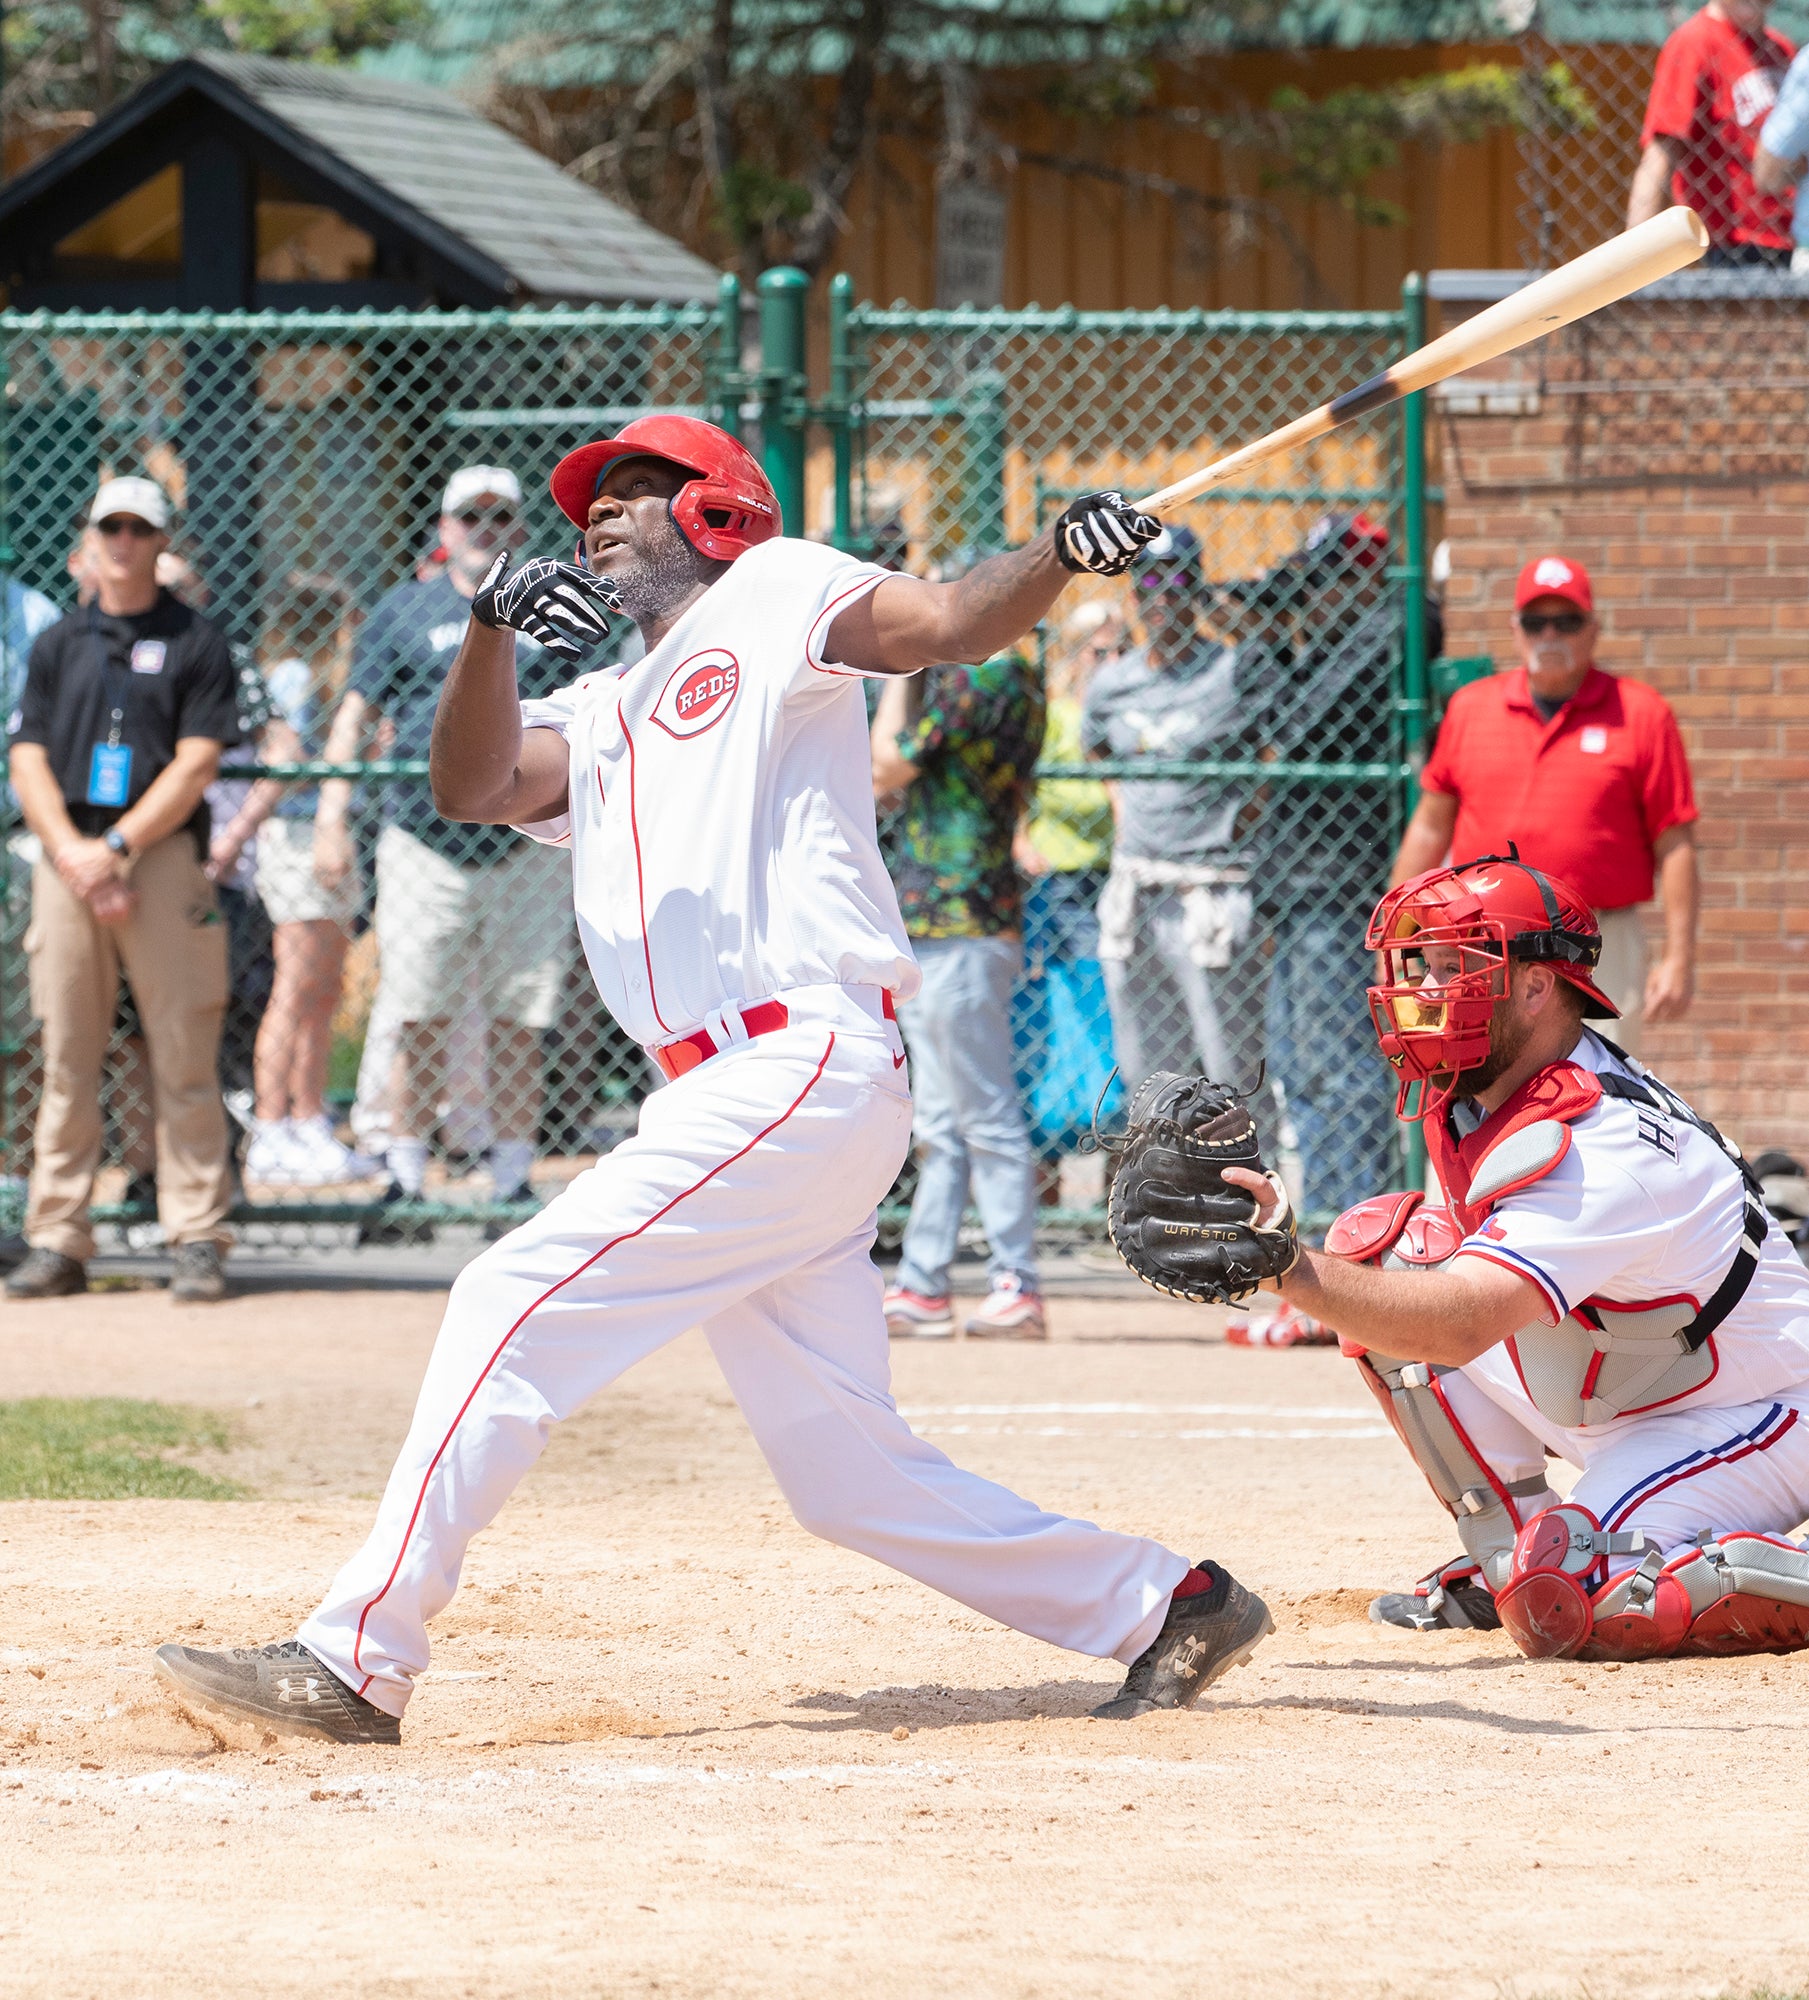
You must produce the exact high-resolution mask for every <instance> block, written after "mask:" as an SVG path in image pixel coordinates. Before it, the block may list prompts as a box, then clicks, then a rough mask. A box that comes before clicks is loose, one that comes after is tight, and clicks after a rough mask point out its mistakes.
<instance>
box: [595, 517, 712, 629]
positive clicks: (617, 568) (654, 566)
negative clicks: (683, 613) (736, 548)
mask: <svg viewBox="0 0 1809 2000" xmlns="http://www.w3.org/2000/svg"><path fill="white" fill-rule="evenodd" d="M624 529H627V530H628V532H627V534H626V535H624ZM614 532H615V533H616V534H617V535H618V536H623V537H624V538H623V539H622V540H619V541H617V542H616V544H615V545H614V546H613V547H612V548H609V549H607V550H604V551H601V552H599V557H598V558H597V559H593V561H592V564H591V567H592V568H593V569H601V570H602V571H603V572H604V574H606V575H607V576H608V578H609V580H610V582H611V583H613V584H614V585H615V587H616V588H617V590H619V591H620V592H621V593H622V609H623V610H624V611H625V612H626V613H627V614H628V616H629V617H630V618H632V619H633V620H634V621H635V622H636V623H637V624H641V625H644V624H646V623H647V622H648V620H649V619H661V618H667V617H670V616H671V614H672V613H673V612H674V611H676V610H677V609H678V608H679V607H680V606H681V605H683V604H684V603H685V601H686V600H687V599H688V598H689V597H690V596H691V595H692V594H693V593H694V592H695V591H696V590H697V587H698V586H699V585H700V584H709V583H713V582H714V581H715V579H716V577H717V575H718V574H719V573H720V571H721V569H722V564H720V563H713V562H711V561H709V560H708V559H707V558H706V557H704V556H700V555H699V554H698V552H697V551H696V550H695V549H694V548H693V547H692V546H691V544H690V543H689V542H688V541H686V540H685V538H684V536H683V534H681V533H680V531H679V526H678V523H677V522H676V521H675V520H673V518H672V515H671V513H670V511H669V510H668V508H667V507H666V506H665V504H664V502H661V503H660V505H659V507H658V509H657V511H656V510H655V508H653V507H651V506H646V505H643V506H638V507H636V508H634V509H633V510H632V512H631V513H630V514H629V515H628V516H627V517H626V518H625V519H624V520H620V521H618V522H617V523H615V524H614Z"/></svg>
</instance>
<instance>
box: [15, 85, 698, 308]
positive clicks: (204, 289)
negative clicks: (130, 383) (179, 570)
mask: <svg viewBox="0 0 1809 2000" xmlns="http://www.w3.org/2000/svg"><path fill="white" fill-rule="evenodd" d="M0 244H3V245H4V249H3V251H0V281H3V282H4V283H5V286H6V291H7V303H8V304H10V305H12V306H15V307H20V308H31V307H51V308H56V307H80V308H87V309H108V308H118V309H131V308H134V307H136V308H141V309H144V310H158V309H166V308H171V307H187V308H198V307H213V308H218V309H232V308H243V307H256V308H282V307H285V306H287V307H316V308H318V307H336V306H353V307H356V306H372V307H379V308H381V307H399V306H415V307H419V306H435V305H444V306H506V305H522V304H529V303H535V302H554V301H562V302H569V303H585V304H588V303H611V302H614V303H623V304H627V303H651V302H654V301H662V300H666V301H682V300H708V299H713V298H714V297H715V296H716V289H717V284H718V273H717V271H716V270H715V268H714V267H713V266H712V265H710V264H708V263H706V262H705V261H704V260H703V259H702V258H701V257H698V256H695V255H694V254H693V253H692V252H691V251H689V250H687V249H686V248H685V247H684V245H682V244H681V243H678V242H675V241H674V240H673V239H672V238H671V237H669V236H666V235H664V234H662V233H661V232H660V231H659V230H657V229H653V228H651V227H649V226H648V225H647V224H646V223H644V222H643V221H641V219H640V218H639V217H638V216H636V215H633V214H631V213H630V212H629V211H628V210H627V209H625V208H623V207H621V206H620V205H619V204H618V203H616V202H612V201H610V200H608V199H606V198H605V197H604V196H603V195H600V194H599V193H597V192H596V190H595V189H594V188H589V187H586V186H585V185H584V184H583V183H582V182H580V181H576V180H573V179H572V178H571V177H570V176H569V175H567V174H564V173H561V172H560V170H559V169H558V168H557V167H556V166H554V165H553V163H552V162H551V161H550V160H548V159H546V158H544V157H543V156H542V155H541V154H539V153H536V152H535V151H534V150H533V149H532V148H531V147H529V146H526V145H524V144H523V143H522V142H521V141H520V140H519V139H516V138H514V137H513V136H512V135H511V134H509V133H507V132H505V131H503V130H501V128H500V127H498V126H496V125H493V124H491V123H490V122H489V121H488V120H487V119H485V118H482V117H480V116H479V115H478V114H477V113H476V112H475V111H473V110H472V109H471V108H470V106H469V105H467V104H464V103H462V102H461V101H460V100H459V99H458V98H456V97H453V96H450V95H449V94H448V93H447V92H445V91H443V90H437V89H433V88H431V87H429V86H427V85H425V84H421V83H416V82H412V81H409V80H406V79H403V78H398V77H389V76H376V75H366V74H364V73H362V72H359V71H356V70H347V69H335V68H327V67H324V66H320V65H316V64H311V63H299V62H284V61H279V60H276V59H275V58H272V57H267V56H235V55H216V54H211V53H210V54H203V55H197V56H193V57H190V58H188V59H186V60H185V61H182V62H179V63H176V64H174V65H172V67H171V68H169V69H167V70H165V71H164V72H163V73H162V74H161V75H160V76H158V77H156V78H154V79H153V80H152V81H151V82H150V83H148V84H146V85H145V86H144V87H143V88H142V89H140V90H138V91H136V92H135V93H134V94H133V95H132V96H131V97H130V98H128V99H127V100H126V101H125V102H124V103H123V104H121V105H119V106H118V107H117V108H116V109H115V110H113V111H112V112H110V113H108V115H107V116H106V117H104V118H102V119H100V120H99V121H98V122H97V123H96V124H95V125H93V126H92V127H90V128H89V129H88V130H87V131H85V132H83V133H81V134H79V135H78V136H77V137H76V138H74V139H72V140H70V141H69V142H68V143H67V144H66V145H64V146H61V147H59V148H58V150H57V151H56V152H54V153H52V154H50V155H49V156H48V157H47V158H45V159H43V160H41V161H39V162H38V163H37V164H36V165H35V166H33V167H32V168H30V169H29V170H28V171H27V172H25V173H23V174H21V175H20V176H19V177H18V178H17V179H16V180H14V181H12V182H10V183H8V184H7V185H6V186H5V187H4V188H0Z"/></svg>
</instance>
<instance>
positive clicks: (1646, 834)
mask: <svg viewBox="0 0 1809 2000" xmlns="http://www.w3.org/2000/svg"><path fill="white" fill-rule="evenodd" d="M1596 632H1597V626H1596V619H1595V599H1594V593H1593V591H1592V589H1591V587H1590V582H1589V573H1588V571H1586V570H1585V569H1584V568H1583V565H1582V564H1581V563H1576V562H1570V561H1567V560H1566V559H1565V558H1564V557H1562V556H1541V557H1539V558H1538V559H1537V560H1536V561H1533V562H1530V563H1528V564H1527V566H1526V567H1525V569H1523V570H1522V571H1521V572H1520V581H1519V583H1518V585H1517V587H1516V589H1515V592H1514V634H1515V637H1516V639H1517V640H1518V641H1519V646H1520V657H1521V665H1519V666H1518V667H1515V668H1513V669H1511V670H1510V671H1509V672H1507V673H1505V674H1495V675H1492V676H1491V677H1490V678H1489V679H1487V680H1482V681H1472V682H1471V683H1470V684H1469V686H1467V687H1462V688H1459V689H1458V691H1457V693H1456V694H1454V695H1453V696H1452V697H1451V702H1450V706H1449V707H1448V708H1447V709H1446V710H1445V718H1444V721H1443V722H1442V723H1441V724H1440V725H1439V732H1438V741H1437V743H1436V744H1435V745H1434V746H1433V751H1432V755H1431V756H1430V757H1429V758H1428V759H1427V760H1426V768H1425V770H1424V771H1423V772H1422V773H1421V774H1420V802H1419V804H1418V806H1417V807H1416V808H1415V809H1414V814H1413V818H1412V819H1411V820H1410V821H1409V822H1408V826H1407V831H1406V834H1405V835H1404V836H1403V838H1402V840H1401V851H1400V853H1399V854H1398V855H1397V856H1396V857H1395V864H1394V872H1393V874H1392V875H1391V876H1390V877H1389V884H1390V887H1392V886H1393V885H1394V884H1396V883H1398V882H1404V881H1406V880H1407V879H1408V878H1409V877H1410V876H1413V875H1420V874H1423V873H1424V872H1425V871H1426V870H1427V869H1428V868H1437V867H1438V866H1440V864H1441V863H1443V862H1444V860H1445V859H1446V857H1447V856H1449V857H1450V858H1451V860H1452V861H1453V862H1455V863H1456V864H1457V865H1459V866H1461V865H1462V864H1463V863H1465V862H1468V861H1474V860H1477V859H1479V858H1480V857H1481V856H1483V855H1486V854H1500V855H1505V854H1506V853H1507V852H1508V848H1509V843H1510V842H1512V843H1514V844H1515V845H1516V846H1517V847H1518V848H1519V851H1520V857H1521V859H1522V860H1524V861H1529V862H1531V863H1532V864H1533V865H1534V866H1535V867H1538V868H1542V869H1544V870H1545V871H1546V872H1547V873H1548V874H1551V875H1556V876H1558V877H1560V878H1561V879H1562V880H1563V881H1565V882H1568V883H1569V884H1570V885H1571V886H1572V887H1573V888H1574V889H1576V890H1577V892H1578V893H1579V894H1580V895H1581V896H1582V897H1583V899H1584V900H1585V901H1586V902H1588V903H1590V904H1591V905H1593V907H1594V908H1595V909H1596V910H1597V912H1598V913H1599V914H1600V917H1601V925H1602V962H1601V966H1600V968H1599V970H1598V973H1597V977H1598V979H1599V980H1600V982H1601V984H1602V986H1603V988H1604V990H1605V991H1606V992H1607V993H1608V995H1609V997H1610V998H1611V999H1612V1000H1613V1001H1614V1002H1615V1004H1616V1005H1617V1006H1618V1007H1619V1008H1620V1010H1621V1018H1620V1021H1619V1023H1618V1025H1617V1027H1616V1029H1615V1034H1616V1037H1617V1039H1619V1040H1620V1041H1621V1042H1622V1043H1623V1044H1624V1045H1625V1046H1627V1047H1629V1048H1632V1047H1634V1046H1635V1044H1636V1043H1637V1041H1638V1039H1639V1034H1640V1029H1641V1026H1642V1016H1643V1019H1644V1020H1645V1021H1674V1020H1676V1019H1677V1018H1678V1017H1679V1016H1680V1015H1682V1014H1683V1013H1684V1012H1685V1010H1686V1009H1687V1008H1688V1006H1689V1004H1690V996H1691V994H1692V992H1693V991H1694V987H1695V960H1696V906H1697V898H1698V891H1697V877H1696V799H1695V795H1694V792H1693V791H1692V789H1691V785H1690V767H1689V762H1688V759H1687V758H1686V757H1685V755H1684V748H1683V739H1682V737H1681V736H1680V735H1679V734H1678V731H1677V718H1676V717H1675V716H1674V715H1673V714H1672V713H1671V707H1670V704H1669V703H1668V702H1667V701H1666V700H1665V698H1664V697H1663V696H1662V695H1661V694H1659V693H1658V692H1657V691H1656V690H1655V689H1652V688H1649V687H1647V686H1646V685H1645V683H1644V682H1643V681H1635V680H1623V679H1622V678H1621V677H1620V676H1619V675H1616V674H1605V673H1603V672H1602V670H1601V669H1600V668H1599V667H1597V666H1596V665H1595V663H1594V662H1595V641H1596ZM1655 881H1656V886H1657V888H1658V890H1659V893H1660V894H1661V896H1662V898H1663V902H1664V918H1665V948H1664V953H1663V956H1662V957H1661V958H1660V959H1659V961H1658V963H1657V964H1656V965H1654V966H1652V967H1650V969H1648V967H1647V963H1646V942H1645V925H1644V921H1643V918H1642V914H1641V911H1640V908H1639V906H1640V905H1641V904H1642V903H1646V902H1649V901H1650V900H1651V898H1652V892H1653V888H1654V884H1655Z"/></svg>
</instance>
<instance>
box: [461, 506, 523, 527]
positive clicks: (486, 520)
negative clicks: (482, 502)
mask: <svg viewBox="0 0 1809 2000" xmlns="http://www.w3.org/2000/svg"><path fill="white" fill-rule="evenodd" d="M516 518H517V516H516V513H515V509H514V508H513V507H466V508H464V509H462V510H461V512H460V513H459V514H458V516H457V519H458V521H459V524H460V525H461V526H462V527H466V528H512V527H514V525H515V522H516Z"/></svg>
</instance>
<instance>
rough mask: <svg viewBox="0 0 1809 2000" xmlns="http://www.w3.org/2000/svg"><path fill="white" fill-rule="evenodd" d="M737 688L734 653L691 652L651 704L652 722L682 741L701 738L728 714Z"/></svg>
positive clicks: (714, 650)
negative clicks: (694, 737)
mask: <svg viewBox="0 0 1809 2000" xmlns="http://www.w3.org/2000/svg"><path fill="white" fill-rule="evenodd" d="M740 686H741V667H740V665H739V663H738V662H737V661H736V658H735V655H734V654H733V653H731V652H728V651H727V650H725V649H724V648H723V647H721V646H712V647H711V648H710V650H709V651H708V652H705V653H693V654H692V655H691V657H690V658H689V659H688V660H681V661H680V662H679V663H678V665H677V666H676V667H674V668H673V670H672V677H671V679H669V680H668V681H667V683H666V685H665V686H664V687H663V688H662V689H661V690H660V698H659V700H658V701H656V702H655V703H654V705H653V720H654V721H655V722H657V723H658V724H659V726H660V727H661V728H662V729H663V730H664V731H665V732H666V734H667V735H668V736H676V737H678V738H679V739H680V740H681V741H682V740H683V739H684V738H685V737H687V736H701V735H702V734H703V732H704V731H705V730H706V729H710V728H713V727H714V726H715V724H717V723H718V722H720V721H721V720H722V718H723V717H724V716H725V715H726V714H727V713H728V712H729V708H730V706H731V705H732V703H733V702H734V699H735V695H736V693H737V691H738V690H739V688H740Z"/></svg>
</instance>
